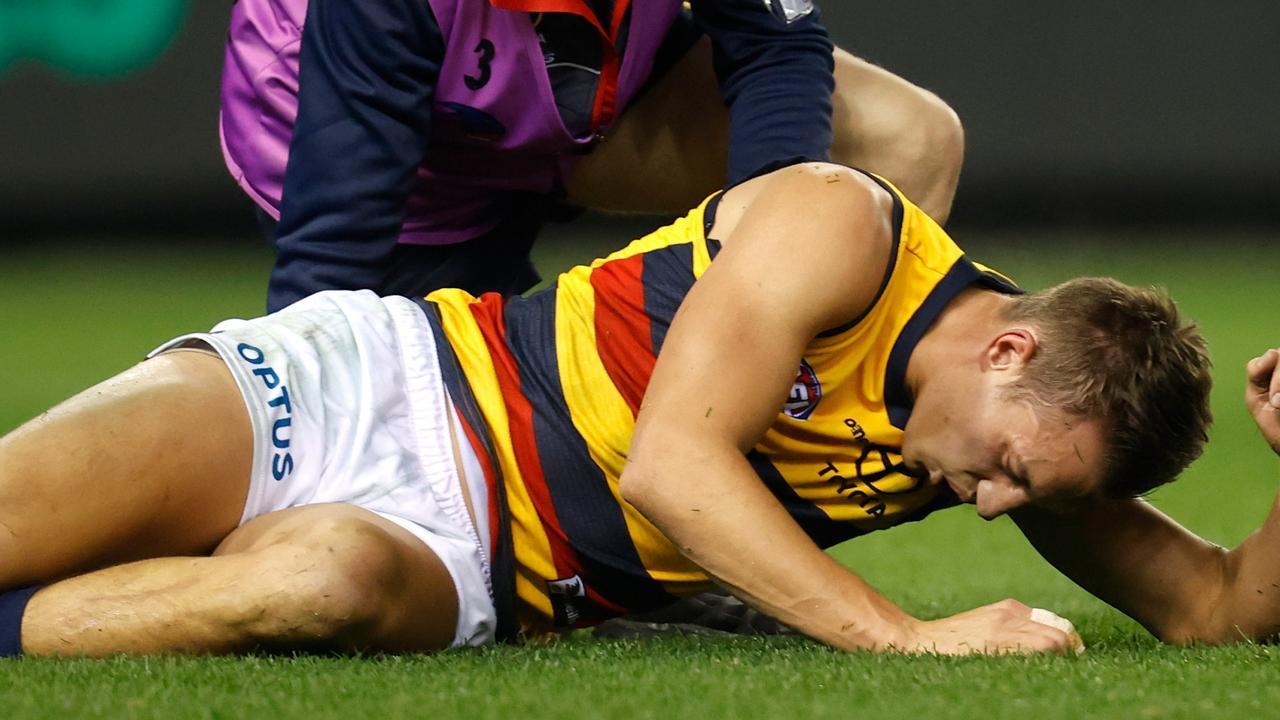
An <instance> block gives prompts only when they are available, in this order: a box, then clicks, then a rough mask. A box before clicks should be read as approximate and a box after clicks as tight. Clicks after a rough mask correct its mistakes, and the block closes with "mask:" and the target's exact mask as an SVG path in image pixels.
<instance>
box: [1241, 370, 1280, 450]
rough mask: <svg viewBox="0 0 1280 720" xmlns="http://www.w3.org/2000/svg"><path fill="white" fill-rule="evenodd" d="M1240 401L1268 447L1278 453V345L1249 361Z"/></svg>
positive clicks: (1279, 400) (1279, 416)
mask: <svg viewBox="0 0 1280 720" xmlns="http://www.w3.org/2000/svg"><path fill="white" fill-rule="evenodd" d="M1246 369H1247V373H1248V378H1249V383H1248V386H1247V387H1246V388H1245V391H1244V401H1245V403H1246V404H1247V405H1248V406H1249V412H1250V413H1252V414H1253V421H1254V422H1256V423H1257V424H1258V429H1259V430H1261V431H1262V437H1264V438H1266V440H1267V444H1269V445H1271V449H1272V450H1274V451H1275V452H1276V454H1280V349H1276V348H1272V349H1270V350H1268V351H1266V352H1264V353H1262V354H1261V355H1259V356H1258V357H1256V358H1254V359H1252V360H1250V361H1249V364H1248V365H1247V366H1246Z"/></svg>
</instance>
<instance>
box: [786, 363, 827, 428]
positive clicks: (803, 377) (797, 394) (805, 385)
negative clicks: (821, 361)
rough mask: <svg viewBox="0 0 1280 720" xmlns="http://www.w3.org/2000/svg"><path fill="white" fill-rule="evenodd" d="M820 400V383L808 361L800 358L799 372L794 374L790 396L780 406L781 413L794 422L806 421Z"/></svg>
mask: <svg viewBox="0 0 1280 720" xmlns="http://www.w3.org/2000/svg"><path fill="white" fill-rule="evenodd" d="M821 399H822V383H820V382H818V374H817V373H816V372H814V371H813V366H812V365H810V364H809V363H808V361H806V360H804V359H803V358H801V360H800V372H798V373H796V381H795V382H794V383H793V384H792V385H791V394H790V395H788V396H787V402H786V404H784V405H783V406H782V413H783V414H784V415H786V416H787V417H791V418H795V419H796V420H808V419H809V416H810V415H812V414H813V409H814V408H816V407H818V401H819V400H821Z"/></svg>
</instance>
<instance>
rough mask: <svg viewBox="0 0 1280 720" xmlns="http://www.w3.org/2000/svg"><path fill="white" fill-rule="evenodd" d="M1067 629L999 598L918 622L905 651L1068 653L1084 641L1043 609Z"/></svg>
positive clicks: (943, 652) (966, 653)
mask: <svg viewBox="0 0 1280 720" xmlns="http://www.w3.org/2000/svg"><path fill="white" fill-rule="evenodd" d="M1036 612H1037V613H1038V614H1040V617H1042V618H1044V617H1045V616H1051V619H1056V621H1061V622H1060V624H1061V625H1063V626H1064V627H1065V628H1066V629H1061V628H1059V627H1054V626H1053V625H1050V624H1048V623H1047V622H1037V621H1036V620H1033V619H1032V608H1030V607H1028V606H1027V605H1024V604H1022V603H1020V602H1018V601H1017V600H1001V601H1000V602H998V603H993V604H991V605H986V606H984V607H980V608H977V609H974V610H970V611H968V612H963V613H960V614H959V615H952V616H951V617H946V618H942V619H940V620H931V621H927V622H921V623H920V624H919V625H918V626H917V627H916V628H915V629H914V632H913V633H912V634H911V638H910V640H909V645H908V646H907V647H904V648H902V649H903V650H905V651H907V652H916V653H936V654H939V655H971V654H976V653H983V654H992V655H997V654H1005V653H1028V654H1029V653H1042V652H1052V653H1063V654H1066V653H1070V652H1080V651H1081V650H1083V649H1084V644H1083V643H1082V642H1081V640H1080V636H1079V635H1077V634H1076V633H1075V631H1074V629H1071V626H1070V623H1067V622H1066V621H1064V620H1062V619H1061V618H1058V617H1057V616H1056V615H1053V614H1052V613H1048V612H1047V611H1044V610H1039V611H1036Z"/></svg>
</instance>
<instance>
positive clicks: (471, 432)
mask: <svg viewBox="0 0 1280 720" xmlns="http://www.w3.org/2000/svg"><path fill="white" fill-rule="evenodd" d="M458 419H459V420H461V421H462V432H463V434H464V435H466V436H467V437H466V440H467V442H468V443H469V444H470V445H471V450H472V452H473V453H475V456H476V458H477V459H478V460H479V461H480V470H481V471H482V472H484V487H485V492H486V493H487V494H488V496H489V500H488V504H489V547H491V548H496V547H498V545H499V543H500V542H501V540H500V539H499V531H500V529H501V526H502V513H500V512H499V507H500V505H499V502H498V474H497V472H495V471H494V469H493V460H492V459H491V458H490V457H489V449H488V448H487V447H486V446H485V444H484V440H482V439H481V438H480V435H479V433H477V432H476V431H475V428H473V427H471V423H469V422H467V418H466V416H465V415H463V414H462V413H458ZM463 482H464V483H465V482H466V478H463Z"/></svg>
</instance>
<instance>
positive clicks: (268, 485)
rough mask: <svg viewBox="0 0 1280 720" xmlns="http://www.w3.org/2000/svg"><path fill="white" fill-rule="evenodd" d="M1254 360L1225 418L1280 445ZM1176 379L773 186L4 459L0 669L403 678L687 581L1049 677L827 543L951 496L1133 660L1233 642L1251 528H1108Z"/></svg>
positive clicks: (1152, 360)
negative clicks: (111, 661)
mask: <svg viewBox="0 0 1280 720" xmlns="http://www.w3.org/2000/svg"><path fill="white" fill-rule="evenodd" d="M1276 356H1277V353H1276V352H1275V351H1269V352H1268V353H1267V354H1266V355H1264V356H1262V357H1261V358H1259V359H1258V360H1256V361H1255V362H1254V363H1253V364H1252V365H1251V366H1250V379H1251V386H1250V387H1251V396H1250V398H1249V402H1250V407H1251V410H1252V411H1253V413H1254V416H1255V418H1256V419H1257V421H1258V423H1259V426H1260V427H1261V428H1262V429H1263V432H1264V434H1265V435H1266V437H1267V438H1268V439H1269V440H1270V442H1271V444H1272V446H1273V449H1277V450H1278V451H1280V421H1278V420H1277V416H1278V413H1277V410H1276V408H1275V406H1274V404H1273V403H1272V401H1270V400H1268V399H1267V398H1269V397H1270V396H1271V395H1274V394H1275V393H1276V392H1277V391H1280V374H1278V373H1277V369H1276V364H1277V363H1276ZM1209 385H1210V379H1209V364H1208V360H1207V357H1206V353H1205V348H1204V343H1203V340H1202V339H1201V337H1200V336H1199V335H1198V334H1197V333H1196V331H1195V330H1194V328H1193V327H1192V326H1191V325H1190V324H1189V323H1188V322H1186V321H1185V320H1184V319H1182V318H1181V317H1179V315H1178V312H1177V310H1176V308H1175V307H1174V306H1173V304H1172V302H1171V301H1170V300H1169V299H1168V298H1167V297H1165V296H1163V295H1162V294H1160V293H1157V292H1154V291H1151V290H1145V289H1139V288H1133V287H1129V286H1126V285H1123V284H1121V283H1118V282H1116V281H1112V280H1106V279H1096V278H1095V279H1081V280H1075V281H1071V282H1068V283H1064V284H1062V285H1059V286H1057V287H1054V288H1050V289H1048V290H1045V291H1041V292H1036V293H1030V294H1023V293H1021V292H1019V291H1018V289H1017V288H1016V287H1015V286H1014V285H1013V284H1011V283H1010V282H1009V280H1007V279H1006V278H1005V277H1004V276H1002V275H1000V274H998V273H996V272H994V271H992V270H990V269H988V268H986V267H985V266H983V265H980V264H978V263H976V262H974V261H973V260H971V259H970V258H968V257H966V256H965V255H964V254H963V253H962V252H961V250H960V249H959V248H958V247H957V246H956V245H955V244H954V243H953V242H952V241H951V240H950V239H949V238H948V237H947V236H946V235H945V234H944V233H943V232H942V230H941V229H940V228H939V227H938V226H937V225H936V224H935V223H934V222H933V221H932V220H931V219H930V218H929V217H928V216H926V215H925V214H924V213H923V212H921V211H920V210H918V209H917V208H916V207H915V206H913V205H912V204H911V203H910V202H909V201H907V200H905V199H904V198H903V196H902V195H901V194H899V193H898V192H897V191H896V190H895V189H894V188H893V187H892V186H890V185H889V184H888V183H886V182H884V181H882V180H880V179H878V178H876V177H874V176H870V175H865V174H863V173H860V172H858V171H855V170H851V169H847V168H843V167H839V166H834V165H824V164H812V165H800V166H794V167H789V168H784V169H781V170H778V171H775V172H773V173H771V174H769V175H765V176H762V177H759V178H755V179H753V180H750V181H748V182H745V183H743V184H741V185H739V186H737V187H734V188H732V189H730V190H728V191H726V192H724V193H722V194H717V195H714V196H712V197H711V198H709V199H708V200H707V201H705V202H704V203H703V204H702V205H700V206H699V207H698V208H696V209H694V210H693V211H692V212H690V213H689V214H688V215H687V216H686V217H684V218H683V219H681V220H679V221H677V222H676V223H674V224H673V225H671V226H668V227H666V228H663V229H660V230H658V231H656V232H654V233H652V234H650V235H648V236H646V237H644V238H641V239H639V240H637V241H635V242H633V243H631V244H630V245H628V246H627V247H626V248H624V249H622V250H620V251H618V252H616V253H614V254H612V255H610V256H609V257H606V258H604V259H601V260H597V261H595V262H593V263H592V264H591V265H590V266H584V267H577V268H574V269H572V270H570V271H568V272H566V273H564V274H563V275H561V276H560V278H559V280H558V282H557V284H556V285H555V286H553V287H552V288H550V289H548V290H545V291H543V292H540V293H537V294H534V295H532V296H530V297H528V298H520V297H515V298H510V299H503V298H501V297H499V296H498V295H484V296H481V297H479V298H477V297H473V296H471V295H469V294H466V293H464V292H462V291H457V290H441V291H437V292H434V293H432V294H431V295H429V296H427V297H426V298H419V299H406V298H397V297H388V298H378V297H377V296H376V295H375V294H373V293H372V292H368V291H355V292H339V291H333V292H325V293H320V294H318V295H314V296H312V297H310V298H308V299H305V300H303V301H301V302H298V303H296V304H294V305H292V306H290V307H288V308H286V309H285V310H283V311H281V312H278V313H275V314H273V315H269V316H266V317H264V318H259V319H256V320H249V321H243V320H230V321H226V322H223V323H221V324H219V325H218V326H216V327H215V328H214V329H213V330H212V331H211V332H208V333H198V334H194V335H189V336H185V337H180V338H177V339H175V340H173V341H171V342H168V343H166V344H164V345H163V346H162V347H160V348H159V349H157V350H156V351H154V352H152V353H151V355H150V356H149V359H147V360H146V361H144V362H142V363H141V364H139V365H138V366H136V367H134V368H133V369H131V370H128V371H126V372H124V373H122V374H121V375H119V376H117V377H115V378H112V379H110V380H108V381H106V382H104V383H102V384H100V385H98V386H96V387H94V388H91V389H89V390H87V391H85V392H84V393H81V394H80V395H78V396H76V397H73V398H72V399H70V400H68V401H67V402H65V403H63V404H61V405H59V406H57V407H55V408H54V409H52V410H50V411H49V412H48V413H46V414H44V415H42V416H40V417H39V418H37V419H35V420H32V421H31V422H29V423H27V424H26V425H24V426H22V427H20V428H18V429H17V430H15V431H13V432H12V433H10V434H9V435H8V436H6V437H5V438H4V439H3V440H2V441H0V529H2V530H3V531H2V532H0V653H5V654H18V653H26V654H31V655H53V654H63V655H82V654H83V655H90V656H97V655H108V654H114V653H122V652H123V653H153V652H193V653H233V652H242V651H249V650H253V649H257V648H267V649H285V650H312V649H324V650H331V649H337V650H361V651H386V652H406V651H430V650H439V649H444V648H447V647H451V646H464V645H478V644H484V643H489V642H494V641H516V640H520V639H525V638H533V637H541V636H545V635H548V634H552V633H555V632H557V631H559V630H563V629H566V628H571V627H580V626H585V625H590V624H592V623H596V622H598V621H600V620H602V619H604V618H607V617H610V616H614V615H619V614H622V613H626V612H629V611H634V610H642V609H645V608H652V607H657V606H660V605H662V604H665V603H669V602H670V601H671V600H672V599H673V598H675V597H678V596H682V595H688V594H692V593H696V592H699V591H701V590H703V589H705V588H706V587H708V585H709V583H711V582H712V581H716V582H719V583H721V584H723V585H724V586H726V587H728V588H730V589H731V590H732V591H733V592H734V593H735V594H737V595H738V596H740V597H741V598H743V599H744V600H746V601H747V602H748V603H750V604H752V605H753V606H755V607H757V608H758V609H760V610H763V611H764V612H766V613H769V614H770V615H772V616H774V617H776V618H778V619H779V620H780V621H782V622H785V623H787V624H788V625H790V626H792V627H794V628H795V629H797V630H798V631H800V632H803V633H805V634H807V635H810V636H812V637H814V638H816V639H818V640H821V641H823V642H825V643H828V644H830V645H832V646H835V647H838V648H843V649H850V650H852V649H859V648H862V649H874V650H882V651H899V652H937V653H971V652H1007V651H1023V652H1038V651H1063V650H1066V649H1067V648H1068V647H1070V645H1071V643H1072V637H1071V635H1070V633H1069V632H1067V631H1065V630H1064V629H1062V628H1060V627H1056V626H1054V625H1051V624H1046V623H1043V622H1037V621H1035V620H1033V617H1032V611H1031V609H1030V608H1028V607H1026V606H1025V605H1022V604H1020V603H1018V602H1017V601H1015V600H1005V601H1002V602H998V603H995V604H993V605H989V606H985V607H981V608H977V609H974V610H969V611H966V612H962V613H960V614H957V615H953V616H950V617H944V618H939V619H920V618H915V617H912V616H911V615H909V614H907V613H906V612H904V611H903V610H901V609H900V608H898V607H897V606H896V605H895V604H894V603H893V602H892V601H891V600H889V599H888V598H886V597H884V596H883V595H881V594H880V593H878V592H877V591H876V590H875V589H874V588H872V587H871V586H870V585H868V584H867V583H866V582H865V581H863V580H862V579H861V578H860V577H859V576H858V575H857V574H856V572H854V570H851V569H848V568H845V567H843V566H841V565H840V564H838V563H837V562H836V561H835V560H833V559H832V558H831V557H830V556H829V555H827V554H826V553H824V552H823V551H822V549H823V548H825V547H828V546H831V545H834V544H836V543H839V542H842V541H844V540H848V539H850V538H853V537H856V536H858V535H861V534H864V533H867V532H871V531H874V530H877V529H880V528H885V527H889V526H892V525H896V524H900V523H903V522H906V521H911V520H919V519H922V518H924V517H926V516H927V515H929V514H930V513H932V512H935V511H938V510H941V509H943V508H947V507H950V506H955V505H959V504H964V503H969V504H972V505H974V506H975V508H976V510H977V513H978V514H979V515H981V516H982V517H984V518H992V517H996V516H998V515H1000V514H1003V513H1011V514H1012V515H1013V517H1014V518H1015V520H1016V521H1017V522H1018V524H1019V525H1020V526H1021V527H1022V529H1023V530H1024V532H1025V533H1026V534H1027V536H1028V537H1029V539H1030V540H1031V541H1032V542H1033V543H1034V544H1035V545H1036V547H1037V549H1039V550H1040V551H1041V552H1042V553H1043V554H1044V555H1045V556H1046V557H1047V558H1048V559H1049V560H1050V561H1051V562H1053V563H1054V564H1055V565H1056V566H1058V567H1059V568H1060V569H1061V570H1062V571H1063V572H1065V573H1066V574H1068V575H1069V576H1071V577H1072V578H1073V579H1075V580H1076V581H1077V582H1080V583H1081V584H1082V585H1084V586H1085V587H1086V588H1088V589H1089V590H1091V591H1092V592H1094V593H1095V594H1097V595H1098V596H1099V597H1101V598H1103V599H1104V600H1106V601H1107V602H1110V603H1111V604H1113V605H1115V606H1116V607H1118V608H1119V609H1120V610H1122V611H1124V612H1126V613H1128V614H1129V615H1131V616H1132V617H1134V618H1136V619H1137V620H1138V621H1139V622H1141V623H1142V624H1143V625H1144V626H1146V627H1147V628H1148V629H1149V630H1151V631H1152V632H1153V633H1154V634H1156V635H1157V636H1159V637H1161V638H1164V639H1166V640H1170V641H1177V642H1190V641H1200V642H1226V641H1234V640H1238V639H1240V638H1242V637H1244V638H1263V637H1267V636H1269V635H1270V634H1272V633H1274V632H1275V629H1276V627H1277V622H1280V611H1278V610H1277V608H1278V607H1280V606H1277V605H1276V604H1275V601H1274V599H1273V598H1271V596H1269V595H1266V594H1265V592H1269V591H1266V588H1271V587H1274V585H1273V583H1280V577H1276V575H1278V574H1280V571H1277V570H1276V568H1275V567H1274V564H1273V563H1268V562H1266V558H1267V557H1269V556H1271V555H1272V554H1274V552H1275V549H1276V547H1277V544H1280V538H1277V537H1276V533H1277V532H1280V530H1278V529H1277V527H1276V526H1277V524H1278V523H1280V520H1277V519H1275V518H1269V519H1268V520H1267V523H1266V524H1265V525H1264V527H1263V529H1262V530H1261V531H1260V533H1258V534H1257V535H1255V536H1253V537H1252V538H1251V539H1250V540H1247V541H1246V542H1245V543H1244V544H1243V545H1241V547H1239V548H1237V549H1235V550H1232V551H1230V552H1227V551H1224V550H1222V549H1220V548H1217V547H1216V546H1213V545H1211V544H1209V543H1207V542H1204V541H1202V540H1200V539H1199V538H1197V537H1195V536H1194V535H1192V534H1190V533H1189V532H1187V531H1186V530H1183V529H1182V528H1181V527H1180V526H1178V525H1177V524H1176V523H1174V522H1173V521H1172V520H1170V519H1169V518H1167V517H1165V516H1164V515H1162V514H1160V513H1158V512H1157V511H1156V510H1154V509H1153V508H1151V506H1150V505H1148V504H1147V503H1145V502H1144V501H1143V500H1141V499H1140V496H1141V495H1142V494H1143V493H1145V492H1147V491H1148V490H1150V489H1151V488H1153V487H1155V486H1157V485H1160V484H1162V483H1165V482H1168V481H1170V480H1172V479H1173V478H1174V477H1175V476H1176V475H1177V474H1178V473H1179V472H1180V471H1181V470H1182V469H1183V468H1184V467H1185V466H1186V465H1187V463H1189V462H1190V461H1191V460H1193V459H1194V458H1195V457H1196V456H1197V455H1198V454H1199V452H1200V450H1201V446H1202V444H1203V441H1204V438H1205V430H1206V426H1207V424H1208V422H1209V412H1208V405H1207V402H1208V392H1209ZM1154 553H1159V554H1160V556H1161V557H1162V558H1163V561H1162V562H1161V563H1158V564H1157V563H1146V562H1143V561H1142V558H1148V557H1151V556H1152V555H1153V554H1154ZM1258 588H1263V589H1264V594H1263V595H1258V593H1257V589H1258Z"/></svg>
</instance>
